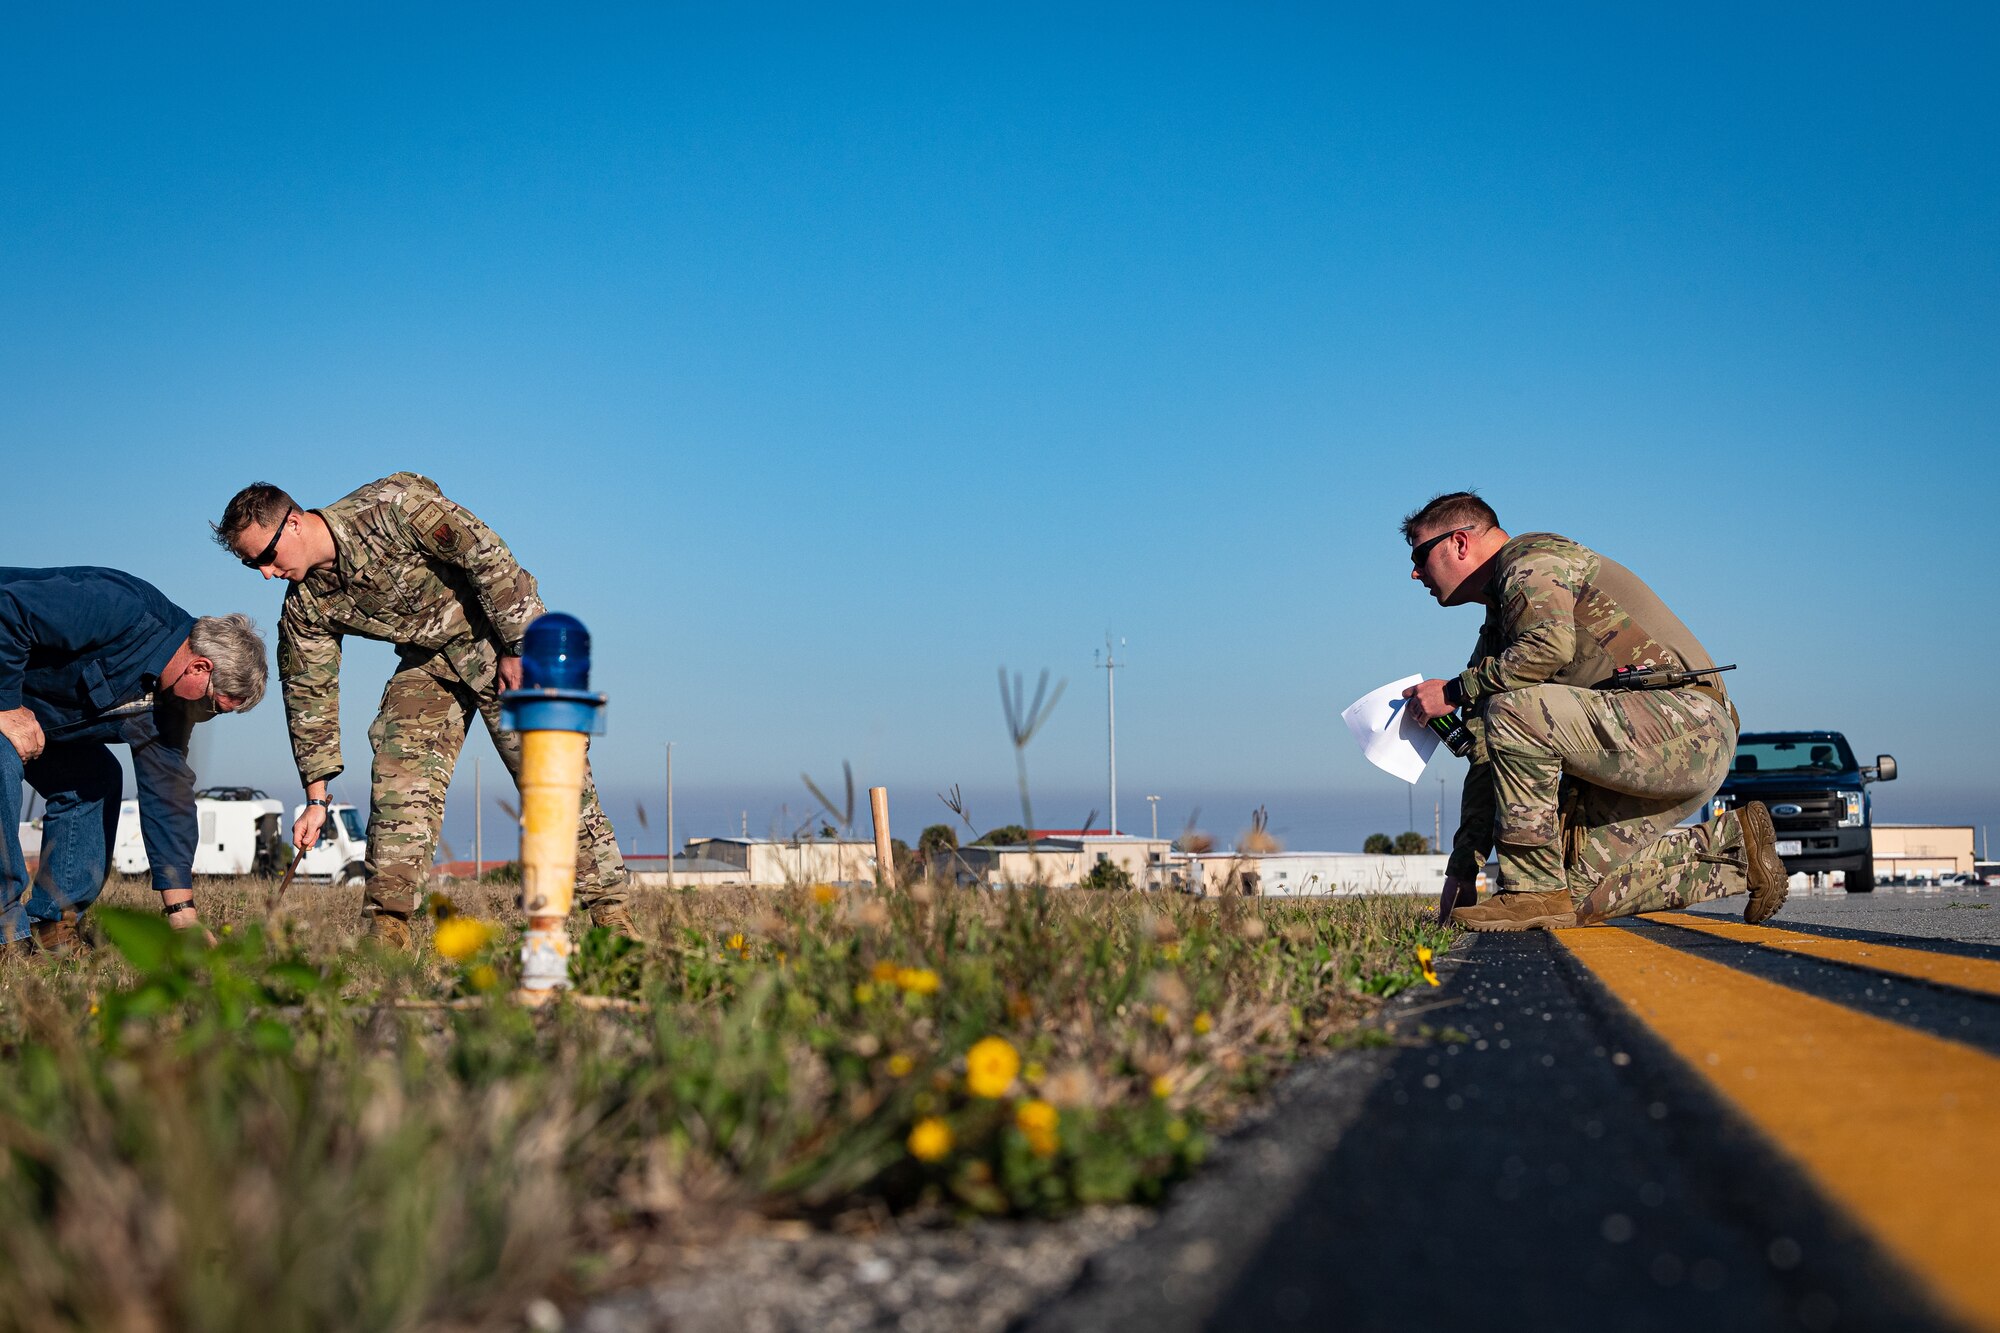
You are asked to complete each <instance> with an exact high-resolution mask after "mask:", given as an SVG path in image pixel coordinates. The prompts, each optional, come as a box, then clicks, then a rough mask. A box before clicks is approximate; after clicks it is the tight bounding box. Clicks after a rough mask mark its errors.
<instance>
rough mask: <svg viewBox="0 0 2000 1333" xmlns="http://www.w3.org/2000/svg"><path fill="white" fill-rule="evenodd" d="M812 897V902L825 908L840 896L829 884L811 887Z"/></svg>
mask: <svg viewBox="0 0 2000 1333" xmlns="http://www.w3.org/2000/svg"><path fill="white" fill-rule="evenodd" d="M812 896H813V901H814V902H816V903H818V904H819V905H820V906H821V907H825V906H826V905H827V904H829V903H831V902H832V901H833V900H834V899H835V898H838V897H839V896H840V894H839V893H838V892H837V891H836V890H835V889H834V887H833V885H831V884H815V885H813V886H812Z"/></svg>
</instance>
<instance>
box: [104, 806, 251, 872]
mask: <svg viewBox="0 0 2000 1333" xmlns="http://www.w3.org/2000/svg"><path fill="white" fill-rule="evenodd" d="M194 809H195V819H196V820H197V821H198V823H199V827H200V831H199V833H198V835H197V836H198V839H199V840H198V841H197V842H196V844H195V849H194V873H195V874H197V875H277V874H282V873H283V872H284V837H283V835H282V834H281V833H280V831H279V829H278V821H279V820H280V819H281V818H283V817H284V813H285V807H284V803H283V802H281V801H275V800H273V799H271V798H270V797H269V796H266V795H265V794H264V793H263V792H261V791H258V790H256V789H255V788H254V787H204V788H202V789H201V790H200V791H197V792H196V793H195V802H194ZM111 864H112V865H113V867H115V868H116V869H117V871H118V873H119V874H121V875H143V874H145V873H146V872H147V871H149V870H151V869H152V862H151V861H150V860H149V859H148V858H147V856H146V840H145V838H144V837H142V836H141V834H140V829H139V803H138V802H137V801H120V802H119V803H118V831H117V833H116V834H114V835H113V838H112V843H111Z"/></svg>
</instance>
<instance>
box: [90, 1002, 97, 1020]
mask: <svg viewBox="0 0 2000 1333" xmlns="http://www.w3.org/2000/svg"><path fill="white" fill-rule="evenodd" d="M90 1012H91V1014H92V1016H93V1017H94V1016H95V1015H96V1013H97V1001H95V1000H92V1001H91V1002H90Z"/></svg>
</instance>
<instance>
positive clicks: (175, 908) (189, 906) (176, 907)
mask: <svg viewBox="0 0 2000 1333" xmlns="http://www.w3.org/2000/svg"><path fill="white" fill-rule="evenodd" d="M193 910H194V899H192V898H184V899H182V900H181V901H180V902H177V903H167V904H166V905H165V906H163V907H161V908H160V915H161V916H172V915H173V914H174V913H176V912H192V911H193Z"/></svg>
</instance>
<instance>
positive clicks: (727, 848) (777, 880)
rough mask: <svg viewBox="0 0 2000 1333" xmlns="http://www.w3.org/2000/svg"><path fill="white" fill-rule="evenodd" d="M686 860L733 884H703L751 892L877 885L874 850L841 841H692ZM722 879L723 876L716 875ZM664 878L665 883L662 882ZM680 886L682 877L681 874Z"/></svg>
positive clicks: (707, 878) (710, 878) (868, 845)
mask: <svg viewBox="0 0 2000 1333" xmlns="http://www.w3.org/2000/svg"><path fill="white" fill-rule="evenodd" d="M687 855H688V856H689V857H691V858H694V859H695V860H697V861H699V862H703V863H707V864H711V865H721V866H728V867H730V868H732V869H733V870H734V871H735V872H736V874H735V876H734V877H733V878H730V879H725V880H717V879H715V878H714V877H713V875H705V876H704V881H705V882H710V883H714V882H723V883H737V884H748V885H750V886H751V887H752V888H760V889H763V888H771V889H775V888H783V887H784V886H785V885H787V884H794V885H804V884H873V883H874V882H875V844H874V843H872V842H861V841H859V840H855V841H843V840H837V839H826V840H820V839H806V838H802V839H800V840H798V841H796V842H791V841H785V842H780V841H778V840H776V839H774V838H689V839H688V842H687ZM714 873H716V874H720V873H723V872H714ZM664 878H665V877H664V875H663V876H662V879H664ZM675 878H676V880H678V879H679V878H680V877H679V875H678V874H677V875H676V877H675Z"/></svg>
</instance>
